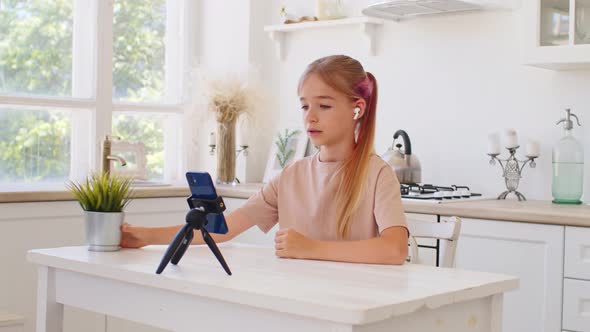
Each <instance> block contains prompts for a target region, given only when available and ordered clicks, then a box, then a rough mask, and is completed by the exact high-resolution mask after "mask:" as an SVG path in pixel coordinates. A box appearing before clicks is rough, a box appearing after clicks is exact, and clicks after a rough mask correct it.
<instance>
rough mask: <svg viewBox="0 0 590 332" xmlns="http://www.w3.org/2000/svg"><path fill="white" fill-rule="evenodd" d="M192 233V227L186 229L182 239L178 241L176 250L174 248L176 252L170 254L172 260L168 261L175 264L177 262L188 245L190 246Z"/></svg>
mask: <svg viewBox="0 0 590 332" xmlns="http://www.w3.org/2000/svg"><path fill="white" fill-rule="evenodd" d="M193 234H194V233H193V230H192V229H188V230H187V232H186V234H185V236H184V239H183V240H182V242H181V243H180V246H179V247H178V250H176V252H175V253H174V255H173V256H172V260H171V261H170V263H172V264H174V265H177V264H178V262H180V259H181V258H182V256H183V255H184V253H185V252H186V249H188V246H190V245H191V242H192V241H193Z"/></svg>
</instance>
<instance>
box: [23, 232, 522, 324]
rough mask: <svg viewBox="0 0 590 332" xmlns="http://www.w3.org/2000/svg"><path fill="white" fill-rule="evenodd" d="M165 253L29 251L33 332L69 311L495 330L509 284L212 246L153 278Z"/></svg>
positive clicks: (185, 319) (189, 320) (500, 279)
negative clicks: (35, 277) (35, 276)
mask: <svg viewBox="0 0 590 332" xmlns="http://www.w3.org/2000/svg"><path fill="white" fill-rule="evenodd" d="M165 248H166V247H165V246H150V247H145V248H142V249H123V250H121V251H118V252H111V253H107V252H89V251H88V250H87V249H86V247H64V248H55V249H40V250H32V251H30V252H29V253H28V256H27V257H28V260H29V261H30V262H32V263H35V264H37V265H39V281H38V299H37V332H45V331H47V332H57V331H61V329H62V319H63V306H64V305H70V306H74V307H78V308H82V309H86V310H90V311H94V312H98V313H102V314H105V315H110V316H114V317H119V318H123V319H127V320H131V321H136V322H141V323H144V324H148V325H152V326H156V327H160V328H164V329H168V330H171V331H181V332H183V331H297V332H301V331H309V332H313V331H404V332H408V331H433V330H436V331H454V332H455V331H470V332H475V331H500V330H501V312H502V297H503V292H505V291H508V290H511V289H515V288H517V287H518V279H517V278H514V277H511V276H505V275H497V274H489V273H480V272H470V271H462V270H457V269H444V268H436V267H429V266H421V265H411V264H406V265H404V266H385V265H366V264H348V263H336V262H322V261H309V260H294V259H280V258H277V257H276V256H275V254H274V249H272V248H265V247H255V246H246V245H240V244H231V243H228V244H222V245H220V248H221V250H222V252H223V254H224V256H225V258H226V260H227V262H228V264H229V266H230V268H231V269H232V272H233V276H227V275H226V274H225V272H224V271H223V269H222V268H221V266H220V265H219V263H218V262H217V261H216V260H215V257H214V256H213V254H212V253H211V252H209V249H208V248H207V247H203V246H192V247H191V248H190V249H189V250H188V251H187V252H186V254H185V255H184V257H183V259H182V261H181V262H180V264H179V265H178V266H173V265H171V264H169V265H168V267H167V268H166V270H165V271H164V272H163V273H162V274H161V275H156V274H155V270H156V267H157V266H158V263H159V262H160V259H161V257H162V254H163V252H164V250H165Z"/></svg>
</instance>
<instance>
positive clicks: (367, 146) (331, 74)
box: [299, 55, 377, 239]
mask: <svg viewBox="0 0 590 332" xmlns="http://www.w3.org/2000/svg"><path fill="white" fill-rule="evenodd" d="M311 74H317V75H319V76H320V77H321V78H322V80H323V81H324V82H325V83H326V84H328V85H329V86H331V87H332V88H333V89H335V90H337V91H339V92H342V93H344V94H345V95H347V96H348V97H349V98H351V100H358V99H360V98H363V99H364V100H365V102H366V104H367V106H366V109H365V113H364V115H363V117H361V118H360V119H359V120H358V123H359V127H358V139H357V143H355V145H354V150H353V152H352V154H351V155H350V157H349V158H347V159H346V160H345V161H344V162H343V164H342V166H341V167H340V168H339V170H338V172H339V174H340V175H339V176H340V185H339V187H338V192H337V193H336V204H337V214H336V216H337V223H338V228H337V230H338V234H337V235H338V237H339V238H340V239H345V238H348V233H349V229H350V223H351V216H352V215H353V214H354V212H355V210H356V209H357V207H358V205H359V202H360V200H361V197H362V194H363V192H364V186H365V179H366V178H367V172H368V169H369V160H370V158H371V155H372V154H374V153H375V150H374V146H373V144H374V140H375V110H376V106H377V81H376V80H375V77H374V76H373V74H371V73H369V72H365V70H364V69H363V66H362V65H361V64H360V63H359V62H358V61H357V60H355V59H353V58H351V57H348V56H345V55H332V56H327V57H324V58H321V59H318V60H316V61H314V62H312V63H311V64H309V65H308V66H307V68H306V70H305V71H304V72H303V74H302V76H301V79H300V80H299V89H301V85H302V84H303V82H304V81H305V79H306V78H307V77H309V75H311ZM350 114H351V117H352V115H353V112H352V110H351V112H350ZM351 139H354V138H353V137H352V138H351Z"/></svg>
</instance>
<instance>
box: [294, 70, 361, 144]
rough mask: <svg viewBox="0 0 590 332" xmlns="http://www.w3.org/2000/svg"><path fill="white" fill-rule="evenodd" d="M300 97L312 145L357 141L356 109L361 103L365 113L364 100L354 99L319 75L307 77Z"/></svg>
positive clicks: (304, 120) (304, 122)
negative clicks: (355, 135)
mask: <svg viewBox="0 0 590 332" xmlns="http://www.w3.org/2000/svg"><path fill="white" fill-rule="evenodd" d="M299 100H300V101H301V114H302V116H303V124H304V125H305V129H306V130H307V134H308V136H309V137H310V139H311V142H312V144H313V145H315V146H321V145H324V146H333V145H336V144H342V143H343V142H345V143H353V142H354V127H355V123H356V121H355V120H353V117H354V108H355V107H357V106H359V107H360V108H361V113H360V116H362V115H363V113H364V100H362V99H359V100H356V101H354V100H351V99H350V98H349V97H348V96H346V95H345V94H343V93H341V92H339V91H336V90H335V89H333V88H332V87H330V86H329V85H327V84H326V83H324V81H323V80H322V79H321V78H320V76H319V75H317V74H311V75H309V76H308V77H307V78H306V79H305V81H304V82H303V84H302V85H301V88H300V90H299ZM359 118H360V117H359Z"/></svg>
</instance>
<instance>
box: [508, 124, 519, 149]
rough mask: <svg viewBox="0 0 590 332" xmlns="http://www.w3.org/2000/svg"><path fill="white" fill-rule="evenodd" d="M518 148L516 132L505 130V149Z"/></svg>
mask: <svg viewBox="0 0 590 332" xmlns="http://www.w3.org/2000/svg"><path fill="white" fill-rule="evenodd" d="M517 146H518V138H517V136H516V130H514V129H508V130H506V147H507V148H509V149H514V148H516V147H517Z"/></svg>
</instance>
